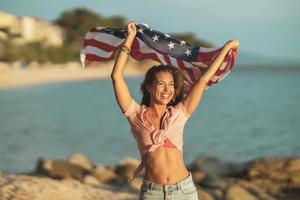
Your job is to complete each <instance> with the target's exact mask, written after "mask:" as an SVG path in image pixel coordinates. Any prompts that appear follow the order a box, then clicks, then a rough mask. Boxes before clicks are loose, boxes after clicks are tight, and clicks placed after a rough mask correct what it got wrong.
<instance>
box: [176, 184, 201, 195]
mask: <svg viewBox="0 0 300 200" xmlns="http://www.w3.org/2000/svg"><path fill="white" fill-rule="evenodd" d="M180 190H181V191H182V192H183V193H184V194H190V193H194V192H196V191H197V188H196V186H195V184H194V183H193V182H192V183H189V184H186V185H182V186H181V187H180Z"/></svg>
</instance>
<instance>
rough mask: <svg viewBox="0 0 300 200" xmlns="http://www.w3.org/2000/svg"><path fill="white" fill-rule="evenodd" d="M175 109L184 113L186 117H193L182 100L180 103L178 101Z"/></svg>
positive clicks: (179, 112)
mask: <svg viewBox="0 0 300 200" xmlns="http://www.w3.org/2000/svg"><path fill="white" fill-rule="evenodd" d="M173 109H174V111H175V112H178V114H181V115H183V116H184V117H186V118H189V117H191V116H190V115H189V113H188V112H187V111H186V109H185V107H184V105H183V103H182V101H180V102H179V103H177V104H176V105H175V106H174V107H173Z"/></svg>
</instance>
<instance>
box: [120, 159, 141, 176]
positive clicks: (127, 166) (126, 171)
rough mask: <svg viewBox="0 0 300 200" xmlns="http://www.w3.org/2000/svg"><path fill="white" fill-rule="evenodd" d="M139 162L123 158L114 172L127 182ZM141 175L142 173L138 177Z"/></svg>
mask: <svg viewBox="0 0 300 200" xmlns="http://www.w3.org/2000/svg"><path fill="white" fill-rule="evenodd" d="M139 163H140V161H138V160H136V159H133V158H125V159H123V160H121V161H120V162H119V163H118V164H117V165H116V168H115V172H116V173H117V174H118V175H119V176H121V177H122V178H124V179H125V180H127V179H128V178H129V177H130V176H131V175H132V174H133V172H134V170H135V169H136V168H137V166H138V165H139ZM141 175H142V172H141V173H140V174H139V176H141Z"/></svg>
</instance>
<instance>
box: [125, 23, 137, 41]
mask: <svg viewBox="0 0 300 200" xmlns="http://www.w3.org/2000/svg"><path fill="white" fill-rule="evenodd" d="M126 28H127V36H126V39H131V40H133V39H134V38H135V36H136V32H137V31H136V25H135V22H133V21H130V22H129V23H128V24H127V25H126Z"/></svg>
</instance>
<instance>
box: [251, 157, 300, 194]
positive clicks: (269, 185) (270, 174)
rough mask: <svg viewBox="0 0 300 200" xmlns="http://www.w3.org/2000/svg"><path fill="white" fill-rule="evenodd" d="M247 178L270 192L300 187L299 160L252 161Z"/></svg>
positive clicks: (268, 159)
mask: <svg viewBox="0 0 300 200" xmlns="http://www.w3.org/2000/svg"><path fill="white" fill-rule="evenodd" d="M247 177H248V178H249V179H250V180H251V181H253V182H255V183H257V184H258V185H260V186H261V187H263V188H265V189H268V190H270V191H272V192H274V191H276V190H277V191H279V190H282V189H292V188H299V187H300V159H299V158H288V157H283V158H281V157H277V158H260V159H256V160H254V161H253V162H252V163H251V165H250V166H249V168H248V175H247Z"/></svg>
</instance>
